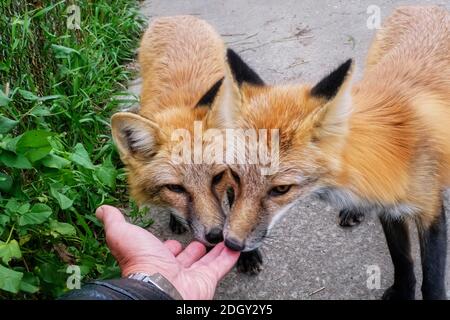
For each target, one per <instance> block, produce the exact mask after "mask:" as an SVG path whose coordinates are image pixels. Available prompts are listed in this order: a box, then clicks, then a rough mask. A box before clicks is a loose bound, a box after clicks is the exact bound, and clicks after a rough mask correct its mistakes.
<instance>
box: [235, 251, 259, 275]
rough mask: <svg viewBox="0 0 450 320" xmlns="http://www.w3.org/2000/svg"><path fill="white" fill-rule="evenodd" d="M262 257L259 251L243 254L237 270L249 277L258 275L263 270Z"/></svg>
mask: <svg viewBox="0 0 450 320" xmlns="http://www.w3.org/2000/svg"><path fill="white" fill-rule="evenodd" d="M262 263H263V260H262V255H261V252H260V251H259V250H258V249H255V250H253V251H248V252H242V253H241V256H240V257H239V260H238V262H237V265H236V267H237V270H238V271H239V272H242V273H246V274H248V275H252V276H253V275H257V274H258V273H260V272H261V270H262Z"/></svg>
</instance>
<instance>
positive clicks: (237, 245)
mask: <svg viewBox="0 0 450 320" xmlns="http://www.w3.org/2000/svg"><path fill="white" fill-rule="evenodd" d="M225 246H227V247H228V248H230V249H231V250H234V251H242V250H244V248H245V244H244V242H243V241H239V240H237V239H235V238H227V239H226V240H225Z"/></svg>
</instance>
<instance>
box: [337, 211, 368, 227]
mask: <svg viewBox="0 0 450 320" xmlns="http://www.w3.org/2000/svg"><path fill="white" fill-rule="evenodd" d="M364 217H365V216H364V213H362V212H360V211H357V210H348V209H342V210H341V211H340V212H339V217H338V223H339V225H340V226H341V227H354V226H356V225H358V224H360V223H361V222H363V221H364Z"/></svg>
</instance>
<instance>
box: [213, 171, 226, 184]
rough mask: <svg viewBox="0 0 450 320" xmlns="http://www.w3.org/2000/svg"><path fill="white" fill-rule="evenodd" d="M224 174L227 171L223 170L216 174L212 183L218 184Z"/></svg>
mask: <svg viewBox="0 0 450 320" xmlns="http://www.w3.org/2000/svg"><path fill="white" fill-rule="evenodd" d="M224 174H225V171H222V172H221V173H219V174H216V175H215V176H214V177H213V179H212V184H213V185H216V184H218V183H219V182H220V180H222V178H223V175H224Z"/></svg>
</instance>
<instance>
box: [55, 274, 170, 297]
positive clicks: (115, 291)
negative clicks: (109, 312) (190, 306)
mask: <svg viewBox="0 0 450 320" xmlns="http://www.w3.org/2000/svg"><path fill="white" fill-rule="evenodd" d="M60 299H61V300H173V299H172V298H171V297H170V296H169V295H167V294H166V293H165V292H163V291H161V290H160V289H158V288H157V287H156V286H154V285H153V284H151V283H146V282H143V281H139V280H134V279H127V278H122V279H114V280H104V281H100V280H97V281H92V282H88V283H86V284H85V285H83V286H82V287H81V289H78V290H77V289H75V290H72V291H70V292H68V293H66V294H65V295H63V296H62V297H61V298H60Z"/></svg>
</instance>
